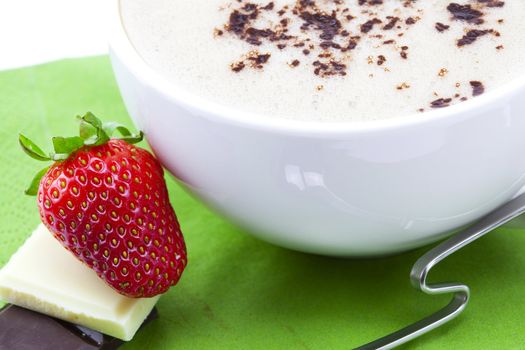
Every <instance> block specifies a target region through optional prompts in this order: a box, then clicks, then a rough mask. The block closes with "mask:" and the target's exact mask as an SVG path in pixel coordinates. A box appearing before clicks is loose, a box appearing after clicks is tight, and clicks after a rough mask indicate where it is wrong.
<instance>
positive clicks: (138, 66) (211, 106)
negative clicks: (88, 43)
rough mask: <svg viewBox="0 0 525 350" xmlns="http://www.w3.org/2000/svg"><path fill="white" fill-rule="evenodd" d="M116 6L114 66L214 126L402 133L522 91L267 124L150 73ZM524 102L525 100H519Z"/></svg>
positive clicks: (509, 87) (502, 89)
mask: <svg viewBox="0 0 525 350" xmlns="http://www.w3.org/2000/svg"><path fill="white" fill-rule="evenodd" d="M120 3H121V0H113V1H110V2H108V3H107V5H109V16H108V21H109V23H108V28H109V33H108V39H109V49H110V50H109V51H110V55H111V56H116V57H118V59H119V61H120V62H121V63H122V64H123V65H125V66H126V68H127V69H128V70H130V71H131V72H132V74H133V75H134V76H135V78H137V79H138V80H139V81H140V82H141V83H143V84H144V85H146V86H148V87H150V88H152V89H154V90H157V91H158V92H159V93H161V94H162V95H163V96H165V97H167V98H169V99H170V100H173V101H174V102H176V103H177V104H178V105H180V106H182V107H184V108H185V109H187V110H190V111H192V112H194V113H193V114H196V115H199V116H203V117H205V118H207V119H211V120H213V121H215V122H221V123H228V124H234V125H237V126H240V127H249V128H257V129H266V130H269V131H280V132H289V133H294V134H310V135H330V134H334V135H337V134H348V133H363V132H366V133H368V132H375V131H382V130H392V129H402V128H403V129H404V128H410V127H418V126H423V125H426V124H432V123H436V122H453V121H454V120H456V121H457V120H459V119H462V118H465V117H466V116H467V115H470V116H471V117H474V116H475V115H477V113H473V112H475V111H480V110H483V109H486V108H487V107H490V106H491V105H494V104H501V103H505V99H506V98H507V97H509V96H512V95H513V93H515V92H516V91H525V76H524V77H516V78H514V79H513V80H512V81H509V82H507V83H505V84H504V85H502V86H499V87H496V88H494V89H493V90H491V91H489V92H486V93H485V94H483V95H481V96H477V97H476V98H471V99H469V100H468V101H464V102H461V103H458V104H455V105H452V106H450V107H446V108H441V109H435V110H429V111H425V112H415V113H412V114H409V115H405V116H400V117H394V118H391V119H378V120H368V121H305V120H297V119H288V118H272V117H268V116H265V115H264V114H259V113H255V112H248V111H243V110H240V109H236V108H233V107H228V106H224V105H221V104H219V103H216V102H213V101H210V100H208V99H206V98H203V97H200V96H198V95H197V94H193V93H190V92H188V91H187V90H185V89H184V87H183V86H179V85H178V84H176V83H173V82H172V81H170V80H168V79H167V78H165V77H164V76H162V74H161V73H159V72H157V71H155V70H154V69H153V68H152V67H151V66H150V65H148V64H147V63H146V61H145V60H144V59H143V58H142V57H141V56H140V54H139V53H138V52H137V50H136V49H135V47H134V46H133V44H132V43H131V40H130V39H129V37H128V35H127V33H126V30H125V28H124V23H123V20H122V17H121V11H120ZM524 97H525V96H524Z"/></svg>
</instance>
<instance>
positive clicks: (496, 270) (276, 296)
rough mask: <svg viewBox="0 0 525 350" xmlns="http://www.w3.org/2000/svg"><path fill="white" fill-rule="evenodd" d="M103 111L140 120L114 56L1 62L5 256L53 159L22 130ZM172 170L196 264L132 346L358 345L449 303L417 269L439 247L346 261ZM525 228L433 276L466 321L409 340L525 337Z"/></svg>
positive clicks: (478, 341) (27, 227)
mask: <svg viewBox="0 0 525 350" xmlns="http://www.w3.org/2000/svg"><path fill="white" fill-rule="evenodd" d="M86 111H92V112H93V113H95V114H96V115H98V116H100V117H102V118H104V119H106V120H109V119H111V120H117V121H120V122H123V123H126V124H128V125H130V126H131V121H130V120H129V118H128V116H127V113H126V110H125V108H124V106H123V103H122V100H121V98H120V95H119V92H118V89H117V86H116V84H115V81H114V78H113V74H112V71H111V67H110V64H109V60H108V58H107V57H94V58H84V59H75V60H65V61H60V62H56V63H50V64H45V65H41V66H36V67H30V68H24V69H18V70H13V71H6V72H0V147H1V150H2V151H1V153H0V170H1V175H0V199H1V201H0V223H1V226H0V266H2V265H3V264H5V263H6V262H7V260H8V259H9V257H10V256H11V254H12V253H13V252H14V251H15V250H16V249H17V247H18V246H20V245H21V244H22V243H23V241H24V239H25V238H26V237H27V236H28V235H29V234H30V233H31V231H32V230H33V229H34V228H35V227H36V225H37V224H38V222H39V217H38V211H37V207H36V203H35V199H34V198H31V197H26V196H24V195H23V190H24V189H25V187H26V186H27V184H28V183H29V182H30V180H31V178H32V176H33V174H34V173H35V171H36V170H38V169H39V168H40V167H41V166H42V165H41V164H38V162H36V161H33V160H31V159H30V158H28V157H27V156H25V155H24V154H23V153H22V151H21V150H20V149H19V147H18V144H17V137H18V133H19V132H24V133H25V134H27V135H29V136H31V138H32V139H34V140H35V141H36V142H37V143H38V144H40V145H44V144H46V142H48V140H50V137H51V136H52V135H68V134H71V135H72V134H74V133H75V132H76V130H77V125H76V123H75V120H74V118H73V117H74V116H75V115H77V114H81V113H84V112H86ZM167 177H168V179H167V180H168V186H169V191H170V194H171V199H172V203H173V205H174V207H175V210H176V211H177V214H178V216H179V219H180V222H181V224H182V228H183V231H184V234H185V237H186V242H187V246H188V252H189V265H188V268H187V270H186V272H185V274H184V276H183V278H182V279H181V282H180V283H179V285H177V286H176V287H175V288H172V289H171V290H170V291H169V292H168V293H167V294H166V295H164V296H163V297H162V298H161V300H160V302H159V304H158V308H159V312H160V318H159V319H158V320H156V321H154V322H152V323H151V324H149V325H147V326H146V327H145V328H144V329H143V330H142V331H141V332H139V333H138V334H137V336H136V337H135V339H134V340H133V341H131V342H130V343H128V344H126V345H125V346H124V347H123V349H126V350H131V349H166V350H168V349H169V350H171V349H177V350H179V349H180V350H183V349H264V350H267V349H350V348H352V347H355V346H358V345H361V344H363V343H366V342H368V341H371V340H373V339H375V338H377V337H380V336H383V335H385V334H387V333H389V332H392V331H394V330H396V329H398V328H400V327H403V326H405V325H407V324H409V323H411V322H413V321H416V320H418V319H420V318H422V317H423V316H426V315H428V314H430V313H431V312H433V311H435V310H437V309H438V308H440V307H441V306H443V305H445V304H446V303H447V302H448V301H449V297H448V296H427V295H424V294H422V293H420V292H417V291H415V290H414V289H412V287H411V286H410V283H409V279H408V274H409V272H410V269H411V266H412V264H413V263H414V262H415V260H417V258H418V257H419V256H420V255H421V254H422V253H424V252H425V251H426V250H427V249H428V247H427V248H424V249H419V250H417V251H412V252H410V253H406V254H403V255H398V256H393V257H388V258H382V259H361V260H351V259H334V258H327V257H321V256H313V255H307V254H302V253H297V252H293V251H289V250H285V249H282V248H278V247H275V246H272V245H270V244H267V243H264V242H261V241H259V240H257V239H255V238H252V237H251V236H249V235H247V234H246V233H245V232H243V231H242V230H240V229H238V228H236V227H234V226H232V225H231V224H230V223H228V222H227V221H225V220H223V219H222V218H220V217H219V216H217V215H215V214H214V213H212V212H210V211H208V209H206V208H205V207H204V206H203V205H202V204H200V203H199V202H198V201H196V200H195V199H194V198H192V197H190V196H189V195H187V194H186V193H185V192H183V191H182V190H181V188H180V187H179V186H178V185H177V183H176V182H175V181H174V180H173V179H172V178H171V177H170V176H167ZM524 248H525V230H519V229H515V228H509V227H507V228H502V229H499V230H497V231H496V232H493V233H491V234H489V235H488V236H487V237H484V238H483V239H481V240H480V241H479V242H476V243H474V244H472V245H471V246H469V247H467V248H465V249H464V250H462V251H460V252H458V253H456V254H455V255H454V256H453V257H452V258H450V259H448V260H446V261H445V262H444V263H443V264H442V265H440V266H438V267H437V269H436V271H433V273H432V275H431V278H430V279H431V280H435V281H443V280H444V281H447V280H455V281H457V280H459V281H462V282H465V283H467V284H468V285H469V286H470V287H471V289H472V300H471V302H470V304H469V306H468V307H467V309H466V312H465V313H464V314H462V315H461V316H460V317H459V318H458V319H456V320H454V321H452V322H450V323H449V324H447V325H445V326H443V327H441V328H440V329H438V330H436V331H434V332H431V333H430V334H428V335H425V336H423V337H422V338H420V339H418V340H416V341H413V342H412V343H410V344H409V345H406V346H404V347H402V348H404V349H443V348H451V349H480V348H481V349H495V348H498V349H519V348H523V347H524V346H525V302H524V298H523V296H524V295H525V280H524V279H523V270H524V268H525V254H523V252H524Z"/></svg>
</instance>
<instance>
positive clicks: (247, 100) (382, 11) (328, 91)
mask: <svg viewBox="0 0 525 350" xmlns="http://www.w3.org/2000/svg"><path fill="white" fill-rule="evenodd" d="M369 2H370V1H369ZM489 2H491V3H494V4H496V5H497V3H498V2H495V1H493V0H492V1H489ZM269 3H270V1H269V0H265V1H259V0H250V1H242V2H239V1H237V0H235V1H225V0H191V1H187V0H121V1H120V6H121V15H122V20H123V24H124V27H125V29H126V32H127V34H128V36H129V38H130V40H131V42H132V44H133V45H134V47H135V48H136V50H137V52H138V53H139V54H140V55H141V56H142V57H143V59H144V60H145V61H146V62H147V63H148V64H149V65H150V66H152V67H153V68H154V69H155V70H157V71H158V72H160V73H161V74H162V75H163V76H165V77H167V78H168V79H169V80H171V81H172V82H173V83H175V84H177V85H179V86H181V87H183V88H184V89H186V90H188V91H189V92H191V93H193V94H195V95H199V96H201V97H203V98H205V99H209V100H211V101H213V102H215V103H219V104H222V105H226V106H230V107H233V108H236V109H239V110H241V111H249V112H252V113H257V114H264V115H267V116H268V117H271V118H288V119H298V120H315V121H363V120H374V119H388V118H395V117H399V116H404V115H409V114H414V113H420V112H422V111H429V110H432V109H433V108H434V107H437V106H442V105H444V106H446V105H449V104H454V103H459V102H460V101H462V100H465V99H471V98H475V97H474V95H476V94H479V93H480V92H482V91H479V89H478V90H477V92H475V91H474V90H475V89H474V88H473V85H472V84H471V82H480V83H481V84H482V86H483V89H484V90H486V91H487V92H489V91H491V90H493V89H495V88H497V87H498V86H500V85H503V84H505V83H506V82H508V81H510V80H513V79H515V78H517V77H520V76H521V77H523V76H524V74H525V36H524V35H523V33H525V20H524V18H525V1H505V2H504V5H503V6H502V7H499V6H493V7H487V6H486V5H484V4H483V1H480V0H462V1H461V2H460V3H459V4H460V5H471V6H472V8H474V9H480V11H481V12H483V14H484V15H483V17H482V18H483V23H475V21H473V20H461V19H459V20H458V19H453V14H452V12H451V11H450V9H448V10H447V6H448V5H450V3H451V1H443V0H418V1H413V2H410V1H406V0H384V4H380V5H367V4H365V5H363V4H361V5H359V3H362V1H360V0H346V1H333V0H330V1H329V0H318V1H316V2H315V3H316V5H317V8H318V9H320V10H322V11H324V13H326V14H328V15H330V14H332V13H335V12H332V11H336V10H337V18H338V20H339V21H340V23H341V26H342V27H341V28H340V29H339V33H340V32H341V31H342V30H346V31H347V32H348V34H347V35H346V36H337V37H336V38H334V39H333V40H331V41H332V42H334V43H338V44H341V45H342V46H345V45H347V44H348V42H349V41H350V40H351V39H350V38H352V37H359V39H358V44H357V45H355V47H354V48H352V49H351V50H348V51H345V52H341V50H338V49H333V48H329V49H328V50H327V51H329V52H330V53H331V54H332V56H331V57H328V58H319V57H318V56H319V55H320V54H321V55H322V54H323V52H324V51H325V50H323V49H322V48H321V47H320V44H321V43H322V42H323V40H322V39H320V38H319V37H320V35H321V34H323V33H322V31H321V30H317V29H315V23H314V25H312V26H310V27H309V28H308V30H306V31H305V30H304V27H303V29H301V26H302V25H304V20H303V19H301V17H300V16H294V15H293V13H292V9H293V8H294V6H297V4H298V3H300V1H297V2H296V1H293V0H274V1H271V3H273V6H272V10H271V11H270V10H264V9H262V8H263V7H265V6H267V5H268V4H269ZM337 3H340V4H337ZM365 3H366V1H365ZM246 4H255V5H257V6H258V8H260V10H258V11H257V12H258V16H257V19H256V20H254V21H252V22H251V23H249V26H253V27H254V28H258V29H263V28H274V29H275V28H278V27H280V25H279V21H280V20H282V19H283V18H288V24H287V29H288V32H286V34H290V35H292V36H298V37H300V38H301V41H303V42H304V39H305V38H309V39H311V41H309V42H308V41H307V42H304V44H305V46H301V47H294V43H295V44H297V42H298V41H297V40H296V41H290V40H288V41H283V42H281V41H270V40H266V39H265V38H262V40H260V43H255V44H254V43H253V41H254V40H251V41H252V42H249V41H250V40H246V38H244V39H243V38H241V37H240V36H239V34H238V33H237V34H236V33H235V32H234V31H233V30H232V26H231V23H230V18H231V17H230V16H232V13H234V12H235V11H237V12H238V13H241V14H246V13H250V11H247V9H248V10H249V9H251V7H245V6H246ZM407 4H408V6H407ZM285 6H288V11H287V12H286V14H284V15H279V14H278V11H279V10H280V9H283V7H285ZM336 8H337V9H336ZM345 8H347V9H348V10H344V9H345ZM307 11H310V12H312V11H313V10H312V9H307ZM348 15H350V16H351V17H347V16H348ZM388 16H390V17H388ZM459 16H460V17H461V16H462V14H461V13H460V14H459ZM303 17H304V16H303ZM393 17H399V21H397V22H396V23H395V25H394V27H393V28H391V29H384V28H385V26H386V25H387V24H388V23H389V22H390V21H391V19H392V18H393ZM374 18H377V19H379V20H381V21H382V23H376V24H375V25H374V26H373V28H372V29H371V30H369V31H368V32H366V29H364V28H363V27H362V26H363V25H364V24H366V22H368V21H370V20H373V19H374ZM409 18H410V19H409ZM467 19H468V18H467ZM412 22H414V23H412ZM436 23H442V24H445V25H446V26H449V28H447V29H445V30H443V31H441V32H440V31H438V30H437V29H436ZM280 28H282V27H280ZM312 28H313V29H312ZM489 29H490V30H492V31H491V32H489V33H485V34H484V35H481V36H479V37H477V39H476V40H475V41H473V42H472V43H469V44H467V45H463V46H461V47H459V46H458V40H461V39H462V38H464V37H465V36H470V37H472V36H475V35H472V33H473V32H471V33H469V34H468V32H469V31H471V30H477V31H482V30H489ZM345 34H346V33H345ZM467 34H468V35H467ZM474 34H475V33H474ZM241 35H242V34H241ZM329 41H330V40H329ZM385 42H386V44H385ZM279 43H281V44H285V45H286V47H284V48H283V47H278V44H279ZM312 44H313V45H314V47H313V49H312V50H311V52H310V53H309V54H307V55H306V54H305V53H304V52H303V50H304V49H305V48H309V45H312ZM254 50H256V51H257V53H258V54H260V55H268V54H269V56H267V58H268V59H267V62H264V63H263V64H261V65H260V67H259V68H253V67H251V65H250V62H253V61H250V60H246V57H247V56H249V55H253V51H254ZM250 52H252V53H251V54H250ZM403 52H405V53H406V54H403ZM403 56H405V57H403ZM383 58H384V60H383ZM315 61H319V62H325V63H326V62H328V64H330V62H331V61H336V62H341V63H342V64H344V66H345V68H344V74H345V75H341V74H334V75H329V76H323V75H322V74H319V71H317V74H316V71H315V68H316V67H318V66H319V64H317V65H316V63H315ZM381 61H383V62H381ZM239 62H246V65H245V67H243V69H241V70H239V71H237V72H236V71H234V70H232V68H233V67H235V65H236V64H238V63H239ZM330 67H331V66H330ZM483 89H482V90H483ZM449 99H450V100H449ZM436 101H437V102H436ZM432 103H434V107H433V105H432ZM424 117H425V115H424V114H422V115H421V118H424Z"/></svg>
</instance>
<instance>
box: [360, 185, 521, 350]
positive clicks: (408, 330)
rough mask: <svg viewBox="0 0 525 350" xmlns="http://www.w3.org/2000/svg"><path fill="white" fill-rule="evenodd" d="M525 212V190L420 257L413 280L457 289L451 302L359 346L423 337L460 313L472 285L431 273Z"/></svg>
mask: <svg viewBox="0 0 525 350" xmlns="http://www.w3.org/2000/svg"><path fill="white" fill-rule="evenodd" d="M523 213H525V193H524V194H521V195H519V196H517V197H516V198H514V199H513V200H511V201H510V202H508V203H506V204H504V205H503V206H501V207H499V208H498V209H496V210H494V211H493V212H491V213H490V214H488V215H487V216H485V217H483V218H482V219H480V220H479V221H477V222H476V223H475V224H473V225H472V226H470V227H468V228H466V229H465V230H463V231H461V232H459V233H457V234H455V235H454V236H452V237H450V238H449V239H447V240H446V241H444V242H442V243H441V244H439V245H438V246H436V247H435V248H433V249H431V250H430V251H429V252H427V253H426V254H425V255H423V256H422V257H421V258H419V260H418V261H416V263H415V264H414V266H413V267H412V272H411V273H410V280H411V282H412V285H413V286H414V288H416V289H419V290H421V291H423V292H424V293H427V294H445V293H454V295H453V297H452V300H451V301H450V303H449V304H448V305H447V306H445V307H444V308H442V309H440V310H439V311H437V312H435V313H433V314H432V315H430V316H428V317H426V318H424V319H422V320H420V321H417V322H416V323H413V324H411V325H409V326H407V327H405V328H403V329H400V330H398V331H396V332H394V333H391V334H389V335H387V336H385V337H383V338H380V339H377V340H375V341H373V342H371V343H368V344H366V345H363V346H360V347H358V348H356V349H355V350H376V349H378V350H379V349H381V350H386V349H392V348H395V347H396V346H399V345H401V344H405V343H407V342H409V341H411V340H413V339H415V338H417V337H420V336H421V335H423V334H425V333H428V332H430V331H431V330H433V329H436V328H437V327H439V326H441V325H443V324H445V323H447V322H448V321H450V320H452V319H453V318H455V317H456V316H458V315H459V314H460V313H461V312H462V311H463V310H464V309H465V307H466V306H467V303H468V299H469V295H470V290H469V287H468V286H466V285H464V284H461V283H435V284H434V283H432V284H427V276H428V273H429V272H430V270H431V269H432V268H433V267H434V266H435V265H437V264H438V263H439V262H440V261H442V260H443V259H445V258H447V257H448V256H450V255H451V254H452V253H455V252H456V251H458V250H459V249H461V248H463V247H464V246H466V245H468V244H469V243H472V242H474V241H475V240H477V239H478V238H480V237H482V236H484V235H485V234H487V233H488V232H490V231H492V230H494V229H496V228H498V227H500V226H501V225H503V224H505V223H507V222H509V221H511V220H512V219H514V218H516V217H517V216H519V215H521V214H523Z"/></svg>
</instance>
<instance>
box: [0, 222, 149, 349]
mask: <svg viewBox="0 0 525 350" xmlns="http://www.w3.org/2000/svg"><path fill="white" fill-rule="evenodd" d="M158 298H159V297H158V296H157V297H153V298H139V299H133V298H128V297H125V296H123V295H121V294H119V293H117V292H116V291H115V290H113V289H112V288H111V287H110V286H108V285H107V284H106V283H105V282H104V281H103V280H102V279H100V278H99V277H98V276H97V274H96V273H95V272H94V271H93V270H91V269H90V268H89V267H88V266H86V265H84V264H83V263H82V262H80V261H79V260H78V259H76V258H75V257H74V256H73V255H72V254H71V253H70V252H69V251H67V250H66V249H64V248H63V247H62V246H61V244H60V243H59V242H58V241H57V240H56V239H55V238H54V237H53V236H52V234H51V233H50V232H49V231H48V230H47V228H46V227H45V226H44V225H42V224H41V225H40V226H38V228H37V229H36V230H35V231H34V232H33V234H32V235H31V237H29V238H28V239H27V240H26V242H25V243H24V244H23V245H22V246H21V247H20V248H19V249H18V251H17V252H16V253H15V254H14V255H13V256H12V257H11V259H10V260H9V262H8V263H7V264H6V265H5V266H4V268H3V269H2V270H0V299H1V300H4V301H6V302H8V303H11V304H15V305H19V306H22V307H25V308H27V309H31V310H34V311H37V312H40V313H43V314H47V315H50V316H53V317H57V318H60V319H63V320H66V321H68V322H71V323H75V324H79V325H82V326H86V327H89V328H91V329H94V330H96V331H99V332H102V333H105V334H108V335H111V336H113V337H116V338H119V339H122V340H126V341H127V340H131V339H132V338H133V336H134V335H135V333H136V331H137V330H138V328H139V327H140V325H141V324H142V322H143V321H144V320H145V319H146V317H147V316H148V314H149V313H150V311H151V310H152V309H153V307H154V306H155V303H156V302H157V300H158Z"/></svg>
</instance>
